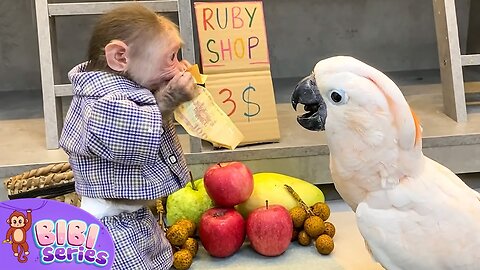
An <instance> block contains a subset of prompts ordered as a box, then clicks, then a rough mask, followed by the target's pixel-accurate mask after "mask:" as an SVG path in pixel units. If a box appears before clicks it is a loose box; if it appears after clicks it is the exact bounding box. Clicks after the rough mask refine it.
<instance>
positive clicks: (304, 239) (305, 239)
mask: <svg viewBox="0 0 480 270" xmlns="http://www.w3.org/2000/svg"><path fill="white" fill-rule="evenodd" d="M311 242H312V238H310V236H308V234H307V233H306V232H305V231H300V232H299V233H298V243H299V244H300V245H302V246H308V245H310V243H311Z"/></svg>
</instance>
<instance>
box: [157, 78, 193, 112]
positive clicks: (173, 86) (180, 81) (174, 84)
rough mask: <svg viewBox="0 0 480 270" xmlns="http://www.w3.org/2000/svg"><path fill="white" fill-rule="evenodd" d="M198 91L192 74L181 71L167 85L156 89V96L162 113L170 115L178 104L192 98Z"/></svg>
mask: <svg viewBox="0 0 480 270" xmlns="http://www.w3.org/2000/svg"><path fill="white" fill-rule="evenodd" d="M198 93H199V92H198V90H197V89H196V87H195V81H194V80H193V77H192V74H190V72H181V73H178V74H177V75H175V77H173V79H172V80H170V82H169V83H168V84H167V86H166V87H164V88H163V89H160V90H158V91H156V92H155V93H154V96H155V100H156V101H157V104H158V107H159V108H160V112H161V113H162V115H165V114H167V115H170V114H171V113H172V112H173V111H174V110H175V108H177V107H178V105H180V104H182V103H183V102H186V101H189V100H192V99H193V98H194V97H196V96H197V95H198Z"/></svg>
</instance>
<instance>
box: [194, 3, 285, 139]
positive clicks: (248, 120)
mask: <svg viewBox="0 0 480 270" xmlns="http://www.w3.org/2000/svg"><path fill="white" fill-rule="evenodd" d="M195 14H196V19H197V29H198V35H199V44H200V55H201V62H202V68H203V73H204V74H207V75H208V80H207V82H206V88H207V89H208V90H209V91H210V93H211V94H212V96H213V97H214V100H215V102H216V103H217V104H218V105H219V106H220V108H221V109H222V110H223V111H224V112H225V113H226V114H227V115H228V116H229V117H230V118H231V119H232V121H233V122H234V123H235V124H236V125H237V127H238V128H239V129H240V131H241V132H242V133H243V135H244V136H245V138H244V140H243V141H242V143H241V144H242V145H245V144H252V143H259V142H273V141H278V140H279V138H280V131H279V127H278V119H277V111H276V106H275V97H274V92H273V84H272V77H271V73H270V62H269V56H268V44H267V35H266V30H265V18H264V14H263V5H262V2H261V1H252V2H195Z"/></svg>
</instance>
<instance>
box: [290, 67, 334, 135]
mask: <svg viewBox="0 0 480 270" xmlns="http://www.w3.org/2000/svg"><path fill="white" fill-rule="evenodd" d="M291 101H292V106H293V109H294V110H295V111H296V110H297V105H298V104H302V105H304V106H305V107H304V109H305V111H306V113H305V114H303V115H299V116H297V122H298V123H299V124H300V125H301V126H302V127H304V128H306V129H308V130H313V131H319V130H325V120H326V118H327V106H326V104H325V102H324V101H323V98H322V96H321V95H320V91H319V90H318V87H317V84H316V83H315V77H314V74H311V75H310V76H307V77H305V78H303V79H302V80H301V81H300V82H299V83H298V84H297V86H295V90H293V93H292V99H291Z"/></svg>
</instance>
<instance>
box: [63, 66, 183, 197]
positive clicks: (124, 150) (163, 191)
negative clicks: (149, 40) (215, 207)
mask: <svg viewBox="0 0 480 270" xmlns="http://www.w3.org/2000/svg"><path fill="white" fill-rule="evenodd" d="M85 67H86V63H82V64H80V65H78V66H76V67H74V68H73V69H72V70H71V71H70V72H69V73H68V77H69V79H70V81H71V82H72V85H73V94H74V96H73V99H72V103H71V105H70V108H69V110H68V113H67V116H66V119H65V124H64V128H63V131H62V135H61V137H60V146H61V147H62V148H63V149H64V150H65V152H66V153H67V154H68V155H69V162H70V165H71V167H72V170H73V173H74V178H75V188H76V191H77V193H78V194H80V195H82V196H87V197H90V198H119V199H132V200H133V199H139V200H150V199H157V198H159V197H163V196H166V195H168V194H171V193H172V192H174V191H175V190H177V189H179V188H180V187H183V186H184V185H185V184H186V182H187V179H188V169H187V165H186V162H185V158H184V155H183V151H182V148H181V146H180V143H179V141H178V137H177V134H176V132H175V127H174V125H173V120H171V119H170V120H169V121H163V120H164V119H162V115H161V113H160V110H159V109H158V106H157V104H156V101H155V98H154V97H153V95H152V94H151V92H150V91H149V90H148V89H145V88H143V87H141V86H140V85H138V84H136V83H135V82H133V81H131V80H129V79H127V78H126V77H123V76H121V75H116V74H112V73H108V72H103V71H89V72H86V71H85ZM163 122H165V123H163Z"/></svg>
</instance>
